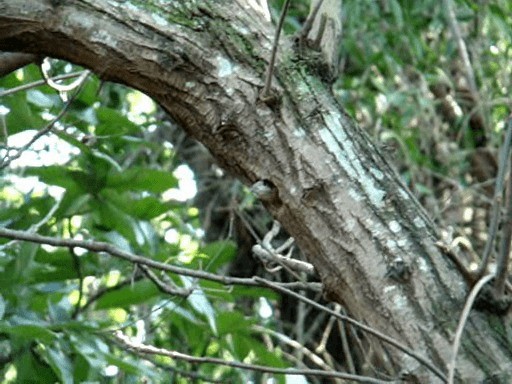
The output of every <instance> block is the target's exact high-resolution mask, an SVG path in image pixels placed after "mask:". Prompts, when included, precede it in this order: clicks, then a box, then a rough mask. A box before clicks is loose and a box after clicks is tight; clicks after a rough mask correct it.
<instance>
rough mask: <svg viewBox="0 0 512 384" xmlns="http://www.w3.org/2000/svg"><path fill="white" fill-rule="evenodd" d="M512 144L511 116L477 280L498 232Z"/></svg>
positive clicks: (485, 267)
mask: <svg viewBox="0 0 512 384" xmlns="http://www.w3.org/2000/svg"><path fill="white" fill-rule="evenodd" d="M511 143H512V116H509V118H508V119H507V133H506V134H505V141H504V142H503V146H502V147H501V152H500V161H499V165H498V175H497V176H496V184H495V187H494V197H493V204H492V210H491V221H490V224H489V233H488V235H487V242H486V243H485V247H484V251H483V254H482V261H481V262H480V266H479V267H478V270H477V276H478V278H480V277H482V276H483V275H484V274H485V272H486V270H487V266H488V264H489V258H490V255H491V250H492V247H493V244H494V240H495V238H496V234H497V232H498V224H499V221H500V216H501V215H500V211H501V203H502V199H503V198H502V196H503V184H504V183H505V175H506V172H507V166H508V158H509V156H510V146H511Z"/></svg>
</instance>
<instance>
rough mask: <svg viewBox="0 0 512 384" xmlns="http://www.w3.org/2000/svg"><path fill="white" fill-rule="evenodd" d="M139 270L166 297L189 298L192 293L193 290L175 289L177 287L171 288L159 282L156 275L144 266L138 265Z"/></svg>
mask: <svg viewBox="0 0 512 384" xmlns="http://www.w3.org/2000/svg"><path fill="white" fill-rule="evenodd" d="M139 268H140V269H141V270H142V272H143V273H144V275H146V277H147V278H148V279H149V280H151V281H152V282H153V283H154V284H155V285H156V286H157V288H158V289H159V290H160V291H161V292H163V293H166V294H168V295H172V296H180V297H185V298H186V297H188V296H190V294H191V293H192V291H193V289H190V288H189V289H186V288H185V289H183V288H180V287H177V286H171V285H170V284H166V283H164V282H163V281H162V280H160V279H159V278H158V276H157V275H155V274H154V273H153V271H152V270H151V269H149V268H148V267H146V266H145V265H142V264H141V265H139Z"/></svg>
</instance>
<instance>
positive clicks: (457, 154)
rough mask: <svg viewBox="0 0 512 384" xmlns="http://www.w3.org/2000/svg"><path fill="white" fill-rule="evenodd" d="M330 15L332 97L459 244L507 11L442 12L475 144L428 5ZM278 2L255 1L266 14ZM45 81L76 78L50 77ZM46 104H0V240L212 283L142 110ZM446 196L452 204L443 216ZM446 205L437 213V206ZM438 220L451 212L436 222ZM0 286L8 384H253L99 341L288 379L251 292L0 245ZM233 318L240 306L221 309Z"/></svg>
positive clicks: (121, 99) (195, 221)
mask: <svg viewBox="0 0 512 384" xmlns="http://www.w3.org/2000/svg"><path fill="white" fill-rule="evenodd" d="M343 3H344V6H343V7H344V26H343V28H344V33H343V46H342V48H341V52H342V53H341V56H342V57H341V62H342V63H343V66H342V75H341V76H340V78H339V79H338V81H337V82H336V83H335V84H334V86H333V90H334V92H335V93H336V95H337V96H338V97H339V100H340V102H341V103H342V104H343V105H344V107H345V108H346V109H347V110H348V111H349V112H350V113H351V114H352V115H353V116H354V117H355V118H356V119H357V120H358V121H359V123H360V124H361V125H362V126H363V127H364V128H365V129H367V131H368V132H369V133H370V135H372V136H373V137H374V139H375V140H376V141H378V142H380V143H381V144H382V145H383V146H384V145H387V146H388V147H389V146H390V147H392V149H393V150H394V151H395V154H394V156H395V160H396V161H397V164H398V169H399V171H400V173H401V175H402V176H403V177H404V179H405V180H406V181H407V182H408V183H409V185H410V186H411V187H412V188H413V189H414V190H415V191H416V193H417V195H418V196H419V197H420V198H421V199H422V200H423V201H424V202H425V203H427V205H428V204H430V207H431V208H432V210H431V212H434V213H435V214H436V215H437V216H436V219H437V220H438V221H440V222H442V223H443V224H445V225H448V224H451V225H455V226H458V227H457V228H460V230H461V231H464V230H466V229H467V228H466V225H469V221H470V220H471V219H472V217H473V216H468V217H466V216H464V220H466V221H465V222H463V223H461V222H460V221H459V220H461V216H462V214H463V213H464V209H465V208H467V207H468V203H467V200H465V201H464V204H462V200H463V199H462V197H461V196H462V194H463V193H469V192H471V193H476V194H475V195H472V196H479V195H480V194H482V193H483V192H482V190H481V189H479V190H476V191H475V190H474V188H473V187H471V184H472V183H473V182H474V181H479V182H481V181H484V180H480V179H479V178H478V176H477V174H476V173H475V172H474V170H473V169H472V159H473V158H474V154H475V153H477V152H476V150H477V149H478V148H487V147H493V146H496V145H497V143H499V142H500V140H501V134H502V129H503V124H502V121H503V119H504V118H505V117H506V114H507V113H508V110H507V108H506V106H507V104H509V103H510V99H509V98H508V89H507V86H508V81H509V79H510V76H511V73H510V72H511V67H510V56H511V50H510V44H508V41H509V40H510V37H511V28H510V25H511V20H510V15H511V14H512V9H511V7H512V5H511V4H510V3H509V2H507V1H497V2H493V4H488V3H485V2H470V1H459V2H457V3H456V6H457V16H458V22H459V23H460V25H461V27H462V28H463V31H464V36H465V37H466V40H467V41H466V43H467V44H468V49H469V51H470V53H471V59H472V64H473V66H472V68H473V70H474V72H475V76H476V79H477V84H478V87H479V92H480V93H479V96H480V101H481V103H482V106H483V107H482V109H481V110H482V113H483V117H484V121H485V123H486V124H485V129H484V131H485V137H486V140H485V142H482V141H479V140H478V139H477V136H478V135H479V134H481V132H480V131H478V129H479V127H478V126H476V125H472V120H471V116H472V114H474V113H475V110H476V109H475V108H476V107H477V105H476V104H475V100H471V99H468V98H467V97H466V96H467V88H468V86H467V84H464V82H462V81H461V78H464V77H465V75H466V74H465V72H464V71H465V69H464V68H463V66H462V64H461V62H460V58H459V53H458V50H457V45H456V42H455V40H454V39H453V37H452V35H451V33H450V31H449V27H448V24H447V21H446V13H445V10H444V9H443V7H442V5H441V2H437V1H433V0H429V1H423V2H411V1H399V0H392V1H389V2H359V1H355V0H351V1H345V2H343ZM281 4H282V1H275V2H272V5H273V15H274V16H276V15H278V13H279V11H278V10H279V9H280V7H281ZM307 11H308V6H307V2H305V1H296V2H294V4H292V8H291V10H290V14H289V16H288V19H287V25H286V32H287V33H289V34H291V33H295V32H296V31H297V30H298V28H299V27H300V26H301V23H302V22H303V21H304V19H305V16H306V14H307ZM53 68H54V70H56V71H59V72H61V73H70V72H74V71H78V70H80V69H79V68H77V67H76V66H73V65H71V64H67V63H62V62H58V61H55V62H54V63H53ZM40 77H41V76H40V71H39V69H38V68H37V66H35V65H31V66H28V67H26V68H24V69H22V70H18V71H16V72H15V73H12V74H10V75H9V76H6V77H4V78H2V79H0V92H2V91H8V90H12V89H14V88H16V87H19V86H22V85H26V84H30V83H32V82H35V81H38V80H40ZM439 85H443V86H444V87H446V89H447V90H448V92H447V94H448V95H450V96H451V97H452V99H453V101H454V103H455V105H457V106H458V108H459V109H460V110H461V111H462V112H461V113H458V114H457V113H456V115H455V118H454V119H450V118H449V116H448V115H447V114H446V113H443V109H442V108H443V105H444V104H443V103H444V102H445V101H446V98H447V96H446V95H445V96H443V97H440V96H437V95H436V93H435V92H434V90H435V87H438V86H439ZM62 96H64V95H59V94H58V93H57V92H56V91H55V90H53V89H52V88H50V87H48V86H46V85H43V86H38V87H30V88H28V89H26V90H20V91H17V92H13V93H11V94H8V95H4V96H1V97H0V108H4V109H5V108H7V110H8V111H9V112H8V113H7V114H5V116H4V115H2V118H3V120H2V121H0V123H1V125H2V129H4V130H5V132H7V133H8V135H9V139H8V140H5V141H4V145H3V148H2V151H1V155H2V157H3V161H4V162H3V163H2V165H1V167H2V178H1V179H0V195H1V199H0V223H1V226H4V227H9V228H13V229H19V230H25V231H29V232H33V233H38V234H41V235H46V236H52V237H57V238H80V239H85V240H94V241H104V242H108V243H110V244H112V245H115V246H116V247H117V248H119V249H122V250H126V251H128V252H131V253H134V254H138V255H144V256H145V257H147V258H150V259H152V260H156V261H161V262H164V263H170V264H173V265H178V266H184V267H187V268H190V269H198V270H199V269H201V270H207V271H209V272H215V273H221V274H222V273H225V271H226V270H227V268H228V266H229V264H230V262H231V261H232V259H233V257H234V255H235V253H236V244H234V243H233V242H232V241H230V240H226V239H218V241H217V242H214V243H210V244H204V243H203V241H202V231H201V223H200V220H199V212H198V209H197V208H196V207H194V206H192V205H191V203H190V200H187V199H185V200H177V199H173V198H171V197H170V196H172V193H171V192H170V191H174V194H176V191H177V190H180V188H179V187H180V178H179V177H178V176H179V175H180V172H179V170H180V169H181V170H183V168H182V167H181V168H180V165H182V164H181V163H180V159H178V158H177V156H176V148H175V147H174V146H172V145H170V144H168V143H167V144H164V145H162V143H161V140H160V136H159V132H160V129H161V128H162V122H161V119H160V116H161V115H160V113H159V110H158V108H157V107H156V106H155V105H154V104H153V103H151V102H150V101H149V100H147V98H145V97H144V96H143V95H141V94H140V93H138V92H135V91H133V90H129V89H126V88H125V87H122V86H120V85H115V84H102V83H101V82H100V81H99V80H98V79H97V78H96V77H94V76H90V77H89V78H88V80H87V81H86V82H85V83H84V85H83V87H82V88H81V89H80V91H79V92H78V93H77V96H76V98H75V99H74V100H72V102H71V103H70V104H69V106H68V107H66V101H65V100H63V97H62ZM66 97H70V95H66ZM141 105H142V106H144V108H142V109H141V107H140V106H141ZM452 106H453V105H452ZM63 108H67V110H66V113H65V114H64V115H63V117H62V118H60V119H59V120H58V122H56V123H55V124H54V125H53V127H52V129H51V133H49V134H48V135H44V136H42V137H41V138H40V139H39V140H37V141H36V142H35V143H34V144H33V145H32V146H31V147H30V148H29V149H24V148H23V149H22V150H21V151H20V149H19V148H15V147H12V146H13V145H18V146H19V145H21V146H23V144H24V143H27V142H28V141H29V140H30V138H31V137H32V136H34V135H35V134H36V131H38V130H41V129H43V128H44V127H45V126H48V125H49V124H50V121H51V120H52V119H53V118H54V117H55V116H57V115H58V114H59V112H60V111H61V110H62V109H63ZM453 108H454V110H457V111H458V109H457V108H455V107H453ZM0 112H2V111H0ZM4 117H5V118H4ZM480 128H481V127H480ZM18 152H19V155H20V156H19V158H16V156H17V154H18ZM9 157H11V158H13V160H12V161H8V160H9ZM454 186H455V187H454ZM457 194H459V195H457ZM454 196H455V197H454ZM456 196H459V200H457V201H458V202H459V203H460V204H459V205H457V204H456V203H457V201H456V202H455V203H453V200H456ZM447 197H450V198H451V199H452V200H451V201H452V203H450V204H445V203H444V200H445V199H447ZM245 201H250V203H248V205H249V206H251V205H252V201H251V200H250V199H249V200H245ZM470 204H473V205H474V204H476V203H475V200H472V201H471V203H470ZM446 210H449V211H450V212H456V213H454V214H453V215H452V216H449V215H446V214H445V215H442V214H441V212H444V211H446ZM472 230H473V231H474V229H472ZM480 231H481V229H480ZM466 233H467V232H466ZM473 233H474V234H475V235H477V234H479V233H480V232H478V233H477V232H473ZM0 271H1V273H0V293H1V295H0V361H2V363H3V370H2V375H3V380H4V382H7V383H9V382H15V381H16V382H30V383H48V382H63V383H72V382H86V381H91V382H92V381H97V382H102V383H116V382H123V383H125V382H126V383H131V382H134V383H135V382H141V378H146V379H147V380H149V381H150V382H171V381H172V380H174V382H177V383H180V382H182V383H184V382H188V380H189V378H188V376H187V372H194V373H195V374H197V375H201V376H200V377H203V378H207V379H215V380H219V382H228V381H230V380H231V381H233V382H246V381H249V380H253V381H255V380H258V379H260V378H261V377H260V376H258V375H256V374H252V373H248V372H245V371H241V370H235V369H233V368H229V367H223V366H220V365H212V364H202V365H192V364H190V363H186V362H183V361H178V360H171V359H170V358H165V357H155V358H153V359H146V360H144V359H141V358H140V357H139V356H137V355H136V354H133V353H130V352H129V351H126V349H124V348H123V347H121V346H119V345H117V344H115V343H114V341H113V339H112V337H111V336H110V335H111V332H110V331H111V330H114V329H121V330H123V332H124V333H126V334H127V335H130V336H134V337H137V338H140V339H144V340H145V342H146V343H148V344H152V345H154V346H157V347H159V348H165V349H170V350H174V349H176V350H179V351H181V352H183V353H187V354H190V355H194V356H202V357H218V358H223V359H226V360H237V361H246V362H251V363H257V364H262V365H270V366H276V367H285V366H289V365H291V364H290V361H289V360H287V359H286V357H285V354H284V353H283V349H282V348H281V347H280V346H277V347H274V348H273V349H271V350H270V351H269V350H268V349H267V345H266V344H265V343H264V340H265V339H264V338H263V337H261V336H260V335H257V334H255V332H254V331H253V329H254V328H253V326H254V325H262V326H265V327H268V328H271V329H279V330H282V329H287V328H292V327H293V324H292V323H290V324H285V323H284V322H281V323H278V322H279V321H281V320H280V319H279V318H278V317H277V315H276V322H274V323H272V322H269V321H268V320H267V319H265V318H262V317H261V316H259V312H258V311H257V305H256V304H257V303H258V302H259V301H258V300H259V299H260V298H261V299H262V300H264V301H263V302H264V303H266V304H268V303H270V304H271V305H276V304H277V302H276V299H277V297H276V296H275V295H274V294H271V293H270V292H269V291H268V290H265V289H262V288H254V287H244V288H243V289H240V288H238V289H233V290H230V289H228V288H226V287H224V286H221V285H220V284H216V283H211V282H205V281H201V280H192V279H189V278H185V277H180V276H176V275H173V274H170V273H162V274H159V277H160V279H161V280H162V281H166V282H167V283H168V284H170V285H175V286H178V287H184V288H190V287H193V288H194V292H193V293H192V294H191V295H189V296H188V297H186V298H183V297H178V296H172V295H169V294H166V293H164V292H162V291H161V290H159V288H158V286H157V285H155V284H154V283H153V282H152V281H151V280H149V279H147V278H145V276H144V275H143V273H142V272H141V270H139V269H138V268H136V267H134V266H133V265H132V264H130V263H127V262H126V261H123V260H119V259H116V258H113V257H111V256H108V255H106V254H101V253H100V254H98V253H93V252H89V251H86V250H83V249H78V248H70V249H67V248H57V247H51V246H40V245H36V244H31V243H26V242H21V241H7V240H2V241H1V246H0ZM240 302H244V303H249V305H236V304H238V303H240ZM148 361H151V363H148ZM169 377H172V379H169ZM276 378H277V380H280V382H284V378H283V377H281V376H276ZM207 379H205V380H207Z"/></svg>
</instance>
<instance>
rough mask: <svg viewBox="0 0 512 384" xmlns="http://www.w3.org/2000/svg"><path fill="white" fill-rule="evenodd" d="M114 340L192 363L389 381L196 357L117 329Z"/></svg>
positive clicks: (355, 379)
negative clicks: (138, 339) (144, 341)
mask: <svg viewBox="0 0 512 384" xmlns="http://www.w3.org/2000/svg"><path fill="white" fill-rule="evenodd" d="M113 337H114V340H115V341H116V342H117V343H119V344H120V345H123V346H125V347H126V348H129V349H132V350H134V351H136V352H140V353H144V354H148V355H159V356H167V357H170V358H172V359H176V360H183V361H187V362H189V363H192V364H215V365H221V366H226V367H232V368H240V369H246V370H251V371H256V372H266V373H275V374H284V375H309V376H319V377H338V378H341V379H347V380H353V381H357V382H361V383H370V384H372V383H374V384H383V383H389V381H383V380H379V379H374V378H373V377H368V376H359V375H352V374H349V373H342V372H334V371H323V370H320V369H291V368H274V367H268V366H264V365H257V364H248V363H240V362H238V361H227V360H224V359H219V358H215V357H197V356H192V355H187V354H185V353H181V352H177V351H172V350H169V349H164V348H157V347H154V346H152V345H146V344H142V343H134V342H132V341H131V340H130V339H129V338H128V337H127V336H126V335H124V334H123V333H122V332H120V331H117V332H115V333H114V335H113Z"/></svg>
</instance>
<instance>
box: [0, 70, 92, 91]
mask: <svg viewBox="0 0 512 384" xmlns="http://www.w3.org/2000/svg"><path fill="white" fill-rule="evenodd" d="M85 72H87V71H80V72H72V73H66V74H65V75H59V76H53V77H52V78H51V79H52V80H53V81H58V80H66V79H73V78H75V77H79V76H82V75H83V74H84V73H85ZM45 84H46V80H44V79H42V80H37V81H33V82H32V83H28V84H23V85H20V86H19V87H14V88H10V89H7V90H5V91H2V92H0V97H4V96H9V95H12V94H14V93H16V92H21V91H26V90H27V89H31V88H36V87H39V86H41V85H45Z"/></svg>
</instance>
